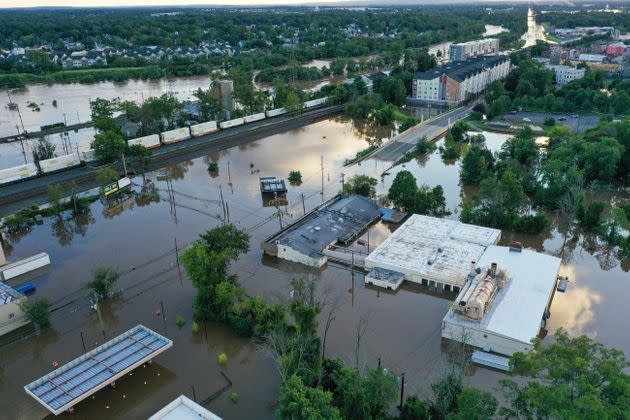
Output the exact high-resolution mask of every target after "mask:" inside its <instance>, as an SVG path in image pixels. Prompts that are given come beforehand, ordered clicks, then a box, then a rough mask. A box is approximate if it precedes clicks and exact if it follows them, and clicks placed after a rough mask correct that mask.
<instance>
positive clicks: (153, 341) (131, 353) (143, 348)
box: [24, 325, 173, 415]
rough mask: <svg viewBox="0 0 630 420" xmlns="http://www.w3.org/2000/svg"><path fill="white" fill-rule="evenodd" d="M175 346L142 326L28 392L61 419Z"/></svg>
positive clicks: (47, 377)
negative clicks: (104, 388)
mask: <svg viewBox="0 0 630 420" xmlns="http://www.w3.org/2000/svg"><path fill="white" fill-rule="evenodd" d="M172 345H173V342H172V341H171V340H169V339H168V338H165V337H163V336H161V335H159V334H158V333H156V332H154V331H152V330H150V329H148V328H146V327H144V326H142V325H138V326H136V327H134V328H132V329H130V330H129V331H127V332H125V333H123V334H121V335H119V336H118V337H116V338H114V339H112V340H110V341H108V342H107V343H105V344H103V345H101V346H100V347H97V348H95V349H94V350H92V351H90V352H88V353H85V354H84V355H83V356H80V357H78V358H76V359H74V360H72V361H71V362H68V363H67V364H65V365H63V366H62V367H60V368H59V369H56V370H54V371H52V372H50V373H49V374H48V375H46V376H44V377H42V378H40V379H38V380H36V381H34V382H31V383H30V384H28V385H26V386H24V390H25V391H26V393H27V394H29V395H30V396H32V397H33V398H35V399H36V400H37V401H38V402H39V403H40V404H42V405H43V406H44V407H46V408H47V409H48V410H50V411H51V412H52V413H53V414H55V415H59V414H61V413H63V412H64V411H66V410H68V409H69V408H71V407H73V406H74V405H75V404H77V403H78V402H79V401H81V400H83V399H85V398H87V397H89V396H90V395H92V394H94V393H95V392H96V391H98V390H99V389H101V388H103V387H105V386H107V385H109V384H110V383H112V382H114V381H115V380H116V379H118V378H119V377H121V376H123V375H126V374H127V373H128V372H130V371H131V370H133V369H135V368H136V367H138V366H140V365H142V364H143V363H145V362H147V361H149V360H151V359H153V357H155V356H157V355H158V354H160V353H162V352H163V351H165V350H167V349H168V348H170V347H171V346H172Z"/></svg>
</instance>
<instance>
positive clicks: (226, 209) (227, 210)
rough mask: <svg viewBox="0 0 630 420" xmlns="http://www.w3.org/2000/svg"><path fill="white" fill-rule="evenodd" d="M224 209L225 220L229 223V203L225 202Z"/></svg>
mask: <svg viewBox="0 0 630 420" xmlns="http://www.w3.org/2000/svg"><path fill="white" fill-rule="evenodd" d="M225 211H226V213H227V222H228V224H229V223H230V204H229V203H225Z"/></svg>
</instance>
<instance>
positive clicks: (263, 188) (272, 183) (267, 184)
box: [260, 176, 287, 194]
mask: <svg viewBox="0 0 630 420" xmlns="http://www.w3.org/2000/svg"><path fill="white" fill-rule="evenodd" d="M260 192H261V193H263V194H265V193H271V194H273V193H285V192H287V185H286V183H285V182H284V179H282V178H276V177H275V176H267V177H261V178H260Z"/></svg>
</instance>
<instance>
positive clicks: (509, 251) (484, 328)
mask: <svg viewBox="0 0 630 420" xmlns="http://www.w3.org/2000/svg"><path fill="white" fill-rule="evenodd" d="M560 263H561V261H560V259H559V258H556V257H554V256H551V255H546V254H541V253H538V252H535V251H530V250H526V249H523V250H521V249H519V248H509V247H503V246H488V247H487V248H486V250H485V251H484V253H483V255H482V257H481V258H480V259H479V262H478V264H477V267H478V268H477V270H476V271H474V272H473V273H472V274H471V275H470V276H468V279H467V282H466V285H465V286H464V287H463V288H462V290H461V291H460V293H459V295H458V296H457V299H455V302H454V303H453V304H452V305H451V308H450V309H449V311H448V313H447V314H446V316H445V317H444V319H443V321H442V337H444V338H448V339H452V340H455V341H460V342H465V343H466V344H468V345H471V346H474V347H479V348H481V349H483V350H484V351H486V352H493V353H499V354H503V355H506V356H511V355H512V354H514V353H516V352H525V353H526V352H528V351H530V350H531V349H532V348H533V344H532V340H534V339H535V338H536V337H537V336H538V335H539V333H540V330H541V328H543V327H544V326H545V323H546V320H547V319H548V318H549V316H550V312H549V307H550V305H551V301H552V299H553V296H554V292H555V288H556V283H557V278H558V272H559V270H560ZM493 264H496V265H495V266H494V267H495V270H494V271H495V274H494V273H493V271H492V266H493Z"/></svg>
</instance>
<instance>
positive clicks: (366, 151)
mask: <svg viewBox="0 0 630 420" xmlns="http://www.w3.org/2000/svg"><path fill="white" fill-rule="evenodd" d="M376 149H378V145H376V144H373V145H371V146H369V147H366V148H365V149H363V150H359V151H358V152H357V154H356V155H355V156H354V157H353V158H352V159H346V160H345V161H344V162H343V165H344V166H348V165H352V164H353V163H355V162H357V161H359V160H361V159H363V158H364V157H365V156H367V155H369V154H370V153H372V152H373V151H375V150H376Z"/></svg>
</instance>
